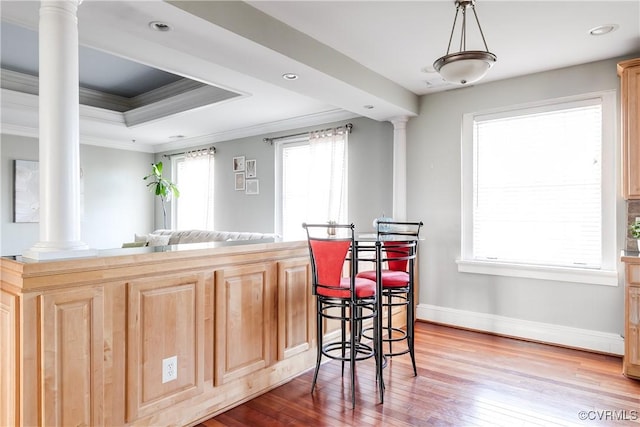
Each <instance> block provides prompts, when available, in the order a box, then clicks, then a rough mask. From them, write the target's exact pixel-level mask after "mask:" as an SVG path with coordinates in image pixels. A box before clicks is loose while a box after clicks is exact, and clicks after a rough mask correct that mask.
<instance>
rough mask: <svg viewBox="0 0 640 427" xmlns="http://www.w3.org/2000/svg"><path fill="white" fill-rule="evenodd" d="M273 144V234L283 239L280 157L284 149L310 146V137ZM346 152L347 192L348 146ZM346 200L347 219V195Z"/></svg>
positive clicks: (281, 140)
mask: <svg viewBox="0 0 640 427" xmlns="http://www.w3.org/2000/svg"><path fill="white" fill-rule="evenodd" d="M347 141H348V139H347V140H346V141H345V143H347V144H348V142H347ZM274 144H275V150H274V156H275V160H274V166H275V173H274V175H275V188H274V193H275V208H274V230H275V233H276V234H278V235H279V236H282V237H283V238H285V236H284V224H283V201H284V200H283V194H282V190H283V188H282V187H283V172H284V171H283V166H284V165H283V160H282V156H283V154H284V149H285V147H295V146H309V147H310V146H311V142H310V137H309V136H308V135H299V136H292V137H288V138H282V139H279V140H277V141H274ZM346 152H347V154H346V155H347V158H346V159H345V168H346V169H345V173H346V176H345V179H346V182H345V185H346V189H347V191H348V188H349V185H348V180H349V169H348V145H347V148H346ZM346 197H347V200H346V205H345V209H347V211H346V216H347V218H348V206H349V204H348V194H347V196H346ZM300 226H301V229H302V224H300Z"/></svg>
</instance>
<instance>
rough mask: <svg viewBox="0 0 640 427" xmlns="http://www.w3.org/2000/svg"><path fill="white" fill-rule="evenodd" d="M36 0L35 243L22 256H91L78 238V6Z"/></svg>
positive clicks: (69, 0)
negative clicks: (37, 167)
mask: <svg viewBox="0 0 640 427" xmlns="http://www.w3.org/2000/svg"><path fill="white" fill-rule="evenodd" d="M80 1H81V0H61V1H51V0H43V1H42V2H41V4H40V26H39V32H40V39H39V42H40V71H39V76H40V77H39V79H40V95H39V102H40V105H39V108H40V112H39V114H40V143H39V146H40V150H39V153H40V155H39V157H40V158H39V162H40V242H38V243H36V245H35V246H33V247H32V248H31V249H29V250H28V251H26V252H25V253H24V254H23V256H24V257H26V258H34V259H54V258H70V257H83V256H90V255H93V254H94V253H95V251H90V250H89V248H88V246H87V245H86V244H85V243H83V242H81V241H80V138H79V121H80V114H79V112H80V107H79V86H78V85H79V78H78V18H77V12H78V5H79V4H80Z"/></svg>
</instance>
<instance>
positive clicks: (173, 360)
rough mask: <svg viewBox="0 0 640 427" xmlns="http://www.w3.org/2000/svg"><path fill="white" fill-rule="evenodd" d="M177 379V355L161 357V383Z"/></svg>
mask: <svg viewBox="0 0 640 427" xmlns="http://www.w3.org/2000/svg"><path fill="white" fill-rule="evenodd" d="M177 379H178V356H172V357H167V358H166V359H162V384H164V383H168V382H169V381H173V380H177Z"/></svg>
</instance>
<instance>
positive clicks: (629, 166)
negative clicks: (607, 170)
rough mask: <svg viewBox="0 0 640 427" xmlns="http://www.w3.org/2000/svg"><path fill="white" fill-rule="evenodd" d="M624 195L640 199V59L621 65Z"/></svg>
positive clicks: (619, 68) (628, 197) (627, 197)
mask: <svg viewBox="0 0 640 427" xmlns="http://www.w3.org/2000/svg"><path fill="white" fill-rule="evenodd" d="M620 65H622V67H620V66H619V67H618V70H619V74H620V77H621V94H620V95H621V99H622V138H623V144H622V147H623V150H622V152H623V182H622V189H623V195H624V197H625V198H626V199H640V119H639V117H640V99H638V98H639V96H640V59H633V60H629V61H625V62H623V63H621V64H620Z"/></svg>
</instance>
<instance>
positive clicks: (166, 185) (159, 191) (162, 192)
mask: <svg viewBox="0 0 640 427" xmlns="http://www.w3.org/2000/svg"><path fill="white" fill-rule="evenodd" d="M143 179H144V180H145V181H146V180H149V181H150V182H149V183H148V184H147V188H149V191H151V192H152V193H154V194H155V195H156V196H158V197H160V201H161V202H162V217H163V220H164V221H163V224H164V228H165V229H166V228H167V207H166V203H167V202H168V201H169V200H171V197H180V191H178V187H177V186H176V185H175V184H174V183H173V182H171V181H169V180H168V179H167V178H164V177H163V176H162V162H158V163H151V173H150V174H149V175H147V176H145V177H144V178H143Z"/></svg>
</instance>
